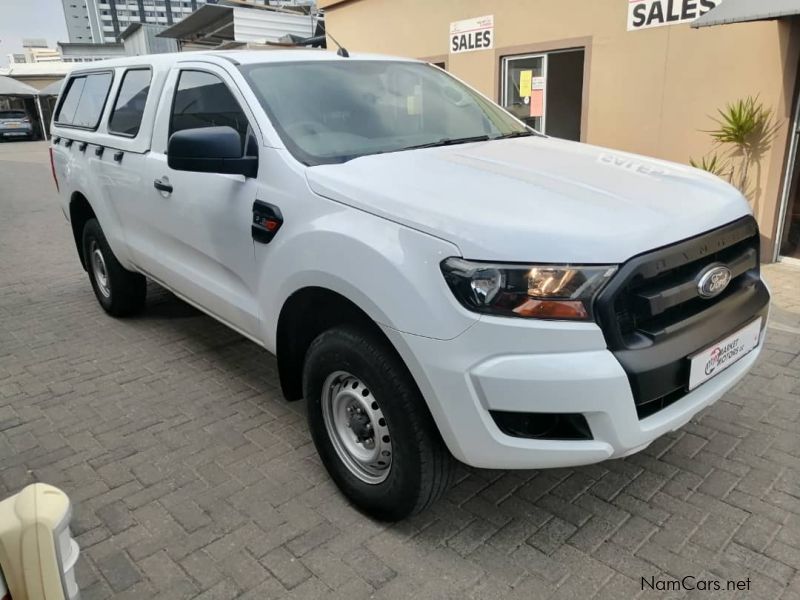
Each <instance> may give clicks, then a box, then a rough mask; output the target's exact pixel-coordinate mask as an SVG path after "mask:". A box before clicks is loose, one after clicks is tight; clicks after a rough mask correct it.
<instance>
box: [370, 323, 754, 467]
mask: <svg viewBox="0 0 800 600" xmlns="http://www.w3.org/2000/svg"><path fill="white" fill-rule="evenodd" d="M765 330H766V328H764V329H762V333H761V338H760V342H759V345H758V346H757V347H756V348H755V349H754V350H753V351H751V352H750V353H749V354H748V355H746V356H744V357H743V358H742V359H740V360H739V361H738V362H736V363H735V364H733V365H731V366H730V367H728V368H727V369H726V370H724V371H722V372H721V373H719V374H718V375H717V376H715V377H713V378H712V379H710V380H709V381H707V382H706V383H704V384H702V385H701V386H700V387H698V388H697V389H695V390H693V391H692V392H689V393H688V394H686V395H685V396H684V397H682V398H681V399H680V400H678V401H676V402H674V403H673V404H670V405H669V406H667V407H666V408H664V409H662V410H660V411H658V412H656V413H655V414H653V415H651V416H649V417H647V418H644V419H639V417H638V415H637V412H636V405H635V402H634V397H633V393H632V391H631V385H630V381H629V379H628V375H627V374H626V372H625V370H624V369H623V367H622V365H621V364H620V362H619V361H618V360H617V359H616V358H615V356H614V355H613V354H612V352H611V351H609V350H608V349H607V345H606V342H605V339H604V337H603V333H602V332H601V330H600V328H599V327H598V326H597V325H596V324H594V323H568V322H563V321H558V322H556V321H550V322H548V321H538V322H533V321H522V320H519V319H502V318H493V317H483V318H481V320H480V321H478V322H477V323H476V324H475V325H474V326H473V327H471V328H470V329H469V330H468V331H466V332H465V333H463V334H462V335H460V336H459V337H457V338H455V339H453V340H449V341H443V340H434V339H430V338H424V337H420V336H414V335H410V334H403V333H400V332H397V331H395V330H392V329H388V328H387V329H385V332H386V334H387V335H388V336H389V338H390V339H391V340H392V342H393V343H394V345H395V347H396V348H397V349H398V351H399V352H400V354H401V355H402V357H403V359H404V360H405V361H406V364H407V365H408V366H409V369H410V370H411V372H412V374H413V375H414V377H415V379H416V381H417V383H418V385H419V386H420V389H421V391H422V393H423V395H424V396H425V398H426V399H427V400H428V405H429V407H430V409H431V413H432V415H433V417H434V420H435V421H436V423H437V425H438V427H439V430H440V432H441V434H442V437H443V438H444V440H445V443H446V444H447V446H448V447H449V449H450V451H451V452H452V453H453V455H454V456H455V457H456V458H457V459H459V460H460V461H462V462H464V463H466V464H468V465H472V466H475V467H484V468H496V469H532V468H547V467H566V466H577V465H584V464H590V463H595V462H599V461H602V460H606V459H609V458H617V457H622V456H626V455H628V454H632V453H634V452H637V451H639V450H642V449H643V448H645V447H646V446H647V445H648V444H650V443H651V442H652V441H653V440H655V439H656V438H658V437H660V436H662V435H663V434H665V433H667V432H669V431H673V430H675V429H678V428H680V427H681V426H683V425H685V424H686V423H687V422H688V421H689V420H690V419H691V418H692V417H693V416H694V415H695V414H696V413H697V412H698V411H700V410H701V409H703V408H704V407H706V406H708V405H710V404H712V403H713V402H715V401H716V400H718V399H719V398H720V397H721V396H722V395H723V394H724V393H725V392H726V391H728V390H729V389H730V388H731V387H733V386H734V385H735V384H736V383H737V382H738V381H739V380H740V379H741V378H742V377H743V376H744V375H745V373H747V371H748V370H749V369H750V367H751V366H752V365H753V363H754V362H755V361H756V360H757V358H758V355H759V354H760V352H761V348H762V347H763V338H764V331H765ZM713 341H714V340H709V344H711V343H713ZM545 348H546V349H547V351H546V352H537V351H535V350H534V351H531V349H545ZM489 411H510V412H537V413H581V414H583V415H584V417H585V418H586V421H587V422H588V424H589V427H590V429H591V433H592V438H593V439H591V440H554V439H528V438H520V437H513V436H511V435H507V434H505V433H504V432H503V431H501V430H500V428H499V427H498V426H497V424H496V423H495V421H494V419H493V418H492V416H491V414H490V412H489Z"/></svg>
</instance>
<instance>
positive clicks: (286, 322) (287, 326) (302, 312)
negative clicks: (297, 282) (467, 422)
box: [275, 286, 413, 401]
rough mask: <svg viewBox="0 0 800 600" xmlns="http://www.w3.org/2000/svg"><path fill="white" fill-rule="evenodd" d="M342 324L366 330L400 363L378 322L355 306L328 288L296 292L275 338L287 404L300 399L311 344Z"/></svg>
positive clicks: (284, 309)
mask: <svg viewBox="0 0 800 600" xmlns="http://www.w3.org/2000/svg"><path fill="white" fill-rule="evenodd" d="M343 324H351V325H357V326H359V327H363V328H365V329H367V330H369V331H370V332H371V333H373V334H375V335H376V336H378V337H379V338H380V339H381V340H382V341H383V342H385V344H386V346H387V348H389V349H391V351H392V352H394V353H395V354H396V355H397V356H398V358H400V360H401V361H402V357H401V356H400V353H399V352H397V349H396V348H395V347H394V345H393V344H392V343H391V341H390V340H389V338H388V337H387V336H386V334H385V333H384V332H383V330H382V329H381V327H380V325H379V324H378V322H377V321H375V320H374V319H373V318H372V317H370V316H369V314H367V312H366V311H365V310H363V309H362V308H361V307H360V306H358V305H357V304H356V303H355V302H353V301H352V300H350V299H349V298H347V297H346V296H344V295H342V294H341V293H339V292H336V291H333V290H331V289H329V288H325V287H319V286H307V287H303V288H300V289H298V290H297V291H295V292H294V293H292V294H291V295H290V296H289V297H288V298H287V299H286V301H285V302H284V303H283V306H282V307H281V311H280V315H279V317H278V326H277V331H276V337H275V353H276V355H277V358H278V375H279V378H280V383H281V391H282V392H283V395H284V397H285V398H286V399H287V400H290V401H291V400H299V399H300V398H302V397H303V382H302V376H303V364H304V362H305V356H306V352H307V350H308V347H309V346H310V345H311V342H313V341H314V339H315V338H316V337H317V336H318V335H319V334H320V333H322V332H323V331H326V330H328V329H330V328H332V327H335V326H337V325H343ZM403 364H405V362H404V363H403ZM412 380H413V377H412Z"/></svg>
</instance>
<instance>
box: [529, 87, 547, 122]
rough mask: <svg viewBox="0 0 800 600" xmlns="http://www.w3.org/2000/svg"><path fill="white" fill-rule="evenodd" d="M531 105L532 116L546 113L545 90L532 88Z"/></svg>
mask: <svg viewBox="0 0 800 600" xmlns="http://www.w3.org/2000/svg"><path fill="white" fill-rule="evenodd" d="M530 107H531V116H532V117H541V116H542V115H544V90H531V103H530Z"/></svg>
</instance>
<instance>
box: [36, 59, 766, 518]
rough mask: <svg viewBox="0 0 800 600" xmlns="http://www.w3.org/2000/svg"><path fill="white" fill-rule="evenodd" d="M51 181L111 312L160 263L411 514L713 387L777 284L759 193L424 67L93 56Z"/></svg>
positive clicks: (761, 324) (556, 459)
mask: <svg viewBox="0 0 800 600" xmlns="http://www.w3.org/2000/svg"><path fill="white" fill-rule="evenodd" d="M52 132H53V136H54V138H53V144H52V163H53V174H54V177H55V179H56V183H57V185H58V188H59V190H60V198H61V202H62V206H63V210H64V214H65V215H66V217H67V219H68V220H69V222H70V224H71V227H72V232H73V234H74V237H75V245H76V248H77V250H78V256H79V258H80V261H81V263H82V264H83V266H84V268H85V269H86V271H87V272H88V274H89V279H90V281H91V284H92V287H93V288H94V292H95V294H96V296H97V299H98V301H99V302H100V305H101V306H102V307H103V308H104V309H105V311H106V312H108V313H109V314H111V315H113V316H117V317H123V316H126V315H130V314H132V313H135V312H137V311H140V310H142V309H143V307H144V306H145V289H146V288H145V278H149V279H152V280H153V281H155V282H157V283H158V284H160V285H162V286H164V287H166V288H168V289H169V290H172V291H173V292H174V293H175V294H176V295H177V296H179V297H181V298H183V299H184V300H186V301H187V302H189V303H190V304H193V305H194V306H196V307H198V308H199V309H201V310H203V311H205V312H206V313H208V314H209V315H211V316H212V317H214V318H215V319H218V320H219V321H221V322H222V323H225V324H226V325H228V326H229V327H231V328H233V329H234V330H236V331H238V332H239V333H241V334H242V335H244V336H246V337H248V338H249V339H251V340H252V341H253V342H255V343H256V344H259V345H261V346H263V347H264V348H266V349H267V350H269V351H270V352H272V353H274V354H275V355H276V356H277V368H278V371H279V374H280V381H281V386H282V389H283V393H284V395H285V396H286V398H287V399H288V400H297V399H300V398H305V399H306V401H307V403H308V421H309V427H310V430H311V433H312V436H313V439H314V442H315V444H316V447H317V449H318V451H319V454H320V456H321V458H322V461H323V463H324V464H325V466H326V467H327V469H328V471H329V472H330V474H331V476H332V477H333V479H334V480H335V481H336V483H337V484H338V486H339V487H340V488H341V490H342V491H343V492H344V493H345V494H346V495H347V496H348V497H349V498H350V499H351V500H352V501H353V502H354V503H355V504H356V505H357V506H359V507H360V508H361V509H363V510H365V511H367V512H369V513H370V514H372V515H374V516H377V517H379V518H382V519H401V518H403V517H405V516H407V515H409V514H412V513H414V512H417V511H419V510H421V509H423V508H425V507H426V506H428V505H430V504H431V503H432V502H433V501H434V500H435V499H436V498H437V497H438V496H439V495H440V494H441V493H442V492H443V490H445V489H446V487H447V485H448V483H449V482H450V480H451V476H452V472H453V457H455V458H456V459H458V460H460V461H462V462H464V463H467V464H469V465H473V466H476V467H488V468H502V469H529V468H546V467H562V466H569V465H582V464H588V463H594V462H597V461H602V460H606V459H610V458H616V457H621V456H626V455H628V454H630V453H633V452H636V451H638V450H641V449H642V448H644V447H646V446H647V445H648V444H649V443H650V442H652V441H653V440H654V439H656V438H657V437H659V436H660V435H662V434H664V433H666V432H669V431H671V430H674V429H676V428H678V427H681V426H682V425H684V424H685V423H686V422H687V421H689V420H690V419H691V418H692V416H693V415H695V414H696V413H697V412H698V411H699V410H701V409H702V408H704V407H705V406H708V405H709V404H711V403H712V402H714V401H716V400H717V399H718V398H719V397H720V396H722V394H724V393H725V391H726V390H729V389H730V388H731V387H732V386H733V385H734V384H735V383H736V382H737V381H738V380H739V379H740V378H741V377H742V376H743V375H744V374H745V373H746V372H747V370H748V369H749V368H750V367H751V366H752V365H753V363H754V362H755V360H756V358H757V356H758V353H759V350H760V348H761V347H762V345H763V344H762V342H763V336H764V331H765V327H766V320H767V312H768V305H769V292H768V290H767V288H766V286H765V285H764V283H763V281H762V280H761V278H760V273H759V233H758V229H757V226H756V222H755V221H754V219H753V217H752V216H751V214H750V209H749V207H748V204H747V202H746V201H745V199H744V198H743V197H742V195H741V194H740V193H739V192H738V191H736V190H735V189H733V188H732V187H730V186H728V185H727V184H725V183H723V182H722V181H720V180H719V179H717V178H715V177H713V176H711V175H709V174H707V173H704V172H701V171H697V170H694V169H691V168H689V167H686V166H683V165H677V164H671V163H667V162H664V161H659V160H653V159H649V158H643V157H640V156H635V155H631V154H627V153H624V152H619V151H615V150H606V149H601V148H596V147H592V146H588V145H585V144H578V143H571V142H566V141H561V140H557V139H550V138H547V137H545V136H543V135H540V134H538V133H537V132H535V131H532V130H530V129H529V128H527V127H526V126H525V125H523V124H522V123H521V122H519V121H518V120H517V119H515V118H514V117H512V116H511V115H509V114H508V113H507V112H505V111H504V110H503V109H502V108H500V107H498V106H497V105H496V104H495V103H493V102H492V101H491V100H489V99H487V98H486V97H485V96H483V95H481V94H480V93H478V92H476V91H475V90H473V89H471V88H470V87H468V86H467V85H465V84H464V83H462V82H460V81H459V80H457V79H455V78H454V77H452V76H450V75H449V74H447V73H445V72H444V71H442V70H440V69H438V68H436V67H434V66H431V65H428V64H426V63H423V62H419V61H414V60H406V59H398V58H391V57H382V56H373V55H357V54H353V55H350V56H340V55H337V54H335V53H333V52H323V51H312V50H291V51H270V52H264V51H261V52H259V51H235V52H202V53H184V54H171V55H156V56H144V57H135V58H126V59H120V60H114V61H107V62H99V63H92V64H91V65H86V66H83V65H82V66H81V67H79V68H78V69H76V70H75V71H73V72H72V73H71V75H70V76H69V78H68V80H67V81H66V82H65V85H64V86H63V91H62V93H61V96H60V98H59V100H58V105H57V107H56V111H55V116H54V120H53V124H52Z"/></svg>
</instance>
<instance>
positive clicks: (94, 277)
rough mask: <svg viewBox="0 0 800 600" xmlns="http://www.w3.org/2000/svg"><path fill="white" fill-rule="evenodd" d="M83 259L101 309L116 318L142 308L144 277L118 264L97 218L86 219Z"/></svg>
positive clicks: (144, 289)
mask: <svg viewBox="0 0 800 600" xmlns="http://www.w3.org/2000/svg"><path fill="white" fill-rule="evenodd" d="M83 258H84V261H85V263H86V269H87V270H88V271H89V280H90V281H91V283H92V289H93V290H94V295H95V296H96V297H97V301H98V302H99V303H100V306H102V307H103V310H105V311H106V312H107V313H108V314H110V315H113V316H115V317H126V316H129V315H132V314H135V313H137V312H139V311H141V310H142V309H143V308H144V304H145V297H146V295H147V280H146V279H145V278H144V276H143V275H141V274H140V273H133V272H131V271H128V270H127V269H125V267H123V266H122V265H121V264H120V263H119V261H118V260H117V257H116V256H114V253H113V252H112V251H111V247H110V246H109V245H108V241H107V240H106V236H105V234H104V233H103V230H102V228H101V227H100V223H98V221H97V219H89V220H88V221H87V222H86V225H85V226H84V227H83Z"/></svg>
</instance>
